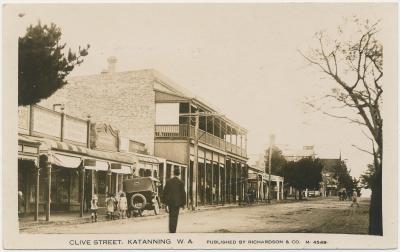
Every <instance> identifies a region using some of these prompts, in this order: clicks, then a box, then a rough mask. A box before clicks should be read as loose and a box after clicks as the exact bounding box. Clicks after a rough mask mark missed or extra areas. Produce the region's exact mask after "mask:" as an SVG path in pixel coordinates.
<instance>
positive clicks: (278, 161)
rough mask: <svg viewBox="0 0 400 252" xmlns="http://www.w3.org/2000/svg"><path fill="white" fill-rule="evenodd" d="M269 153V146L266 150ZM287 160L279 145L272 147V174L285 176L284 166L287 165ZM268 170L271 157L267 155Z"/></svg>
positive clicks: (266, 164) (266, 165)
mask: <svg viewBox="0 0 400 252" xmlns="http://www.w3.org/2000/svg"><path fill="white" fill-rule="evenodd" d="M266 153H267V154H269V148H268V149H267V151H266ZM286 163H287V161H286V159H285V158H284V157H283V155H282V151H281V150H280V149H279V148H278V147H276V146H275V147H273V148H272V156H271V174H274V175H278V176H284V172H283V167H285V165H286ZM265 167H266V171H268V167H269V158H268V156H267V157H266V162H265Z"/></svg>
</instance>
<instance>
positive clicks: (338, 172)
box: [335, 160, 354, 192]
mask: <svg viewBox="0 0 400 252" xmlns="http://www.w3.org/2000/svg"><path fill="white" fill-rule="evenodd" d="M335 177H336V178H338V182H339V185H338V187H339V188H346V191H347V192H349V191H353V189H354V187H353V178H352V176H351V175H350V170H349V169H348V168H347V165H346V163H345V162H344V161H343V160H340V161H338V162H337V165H336V167H335Z"/></svg>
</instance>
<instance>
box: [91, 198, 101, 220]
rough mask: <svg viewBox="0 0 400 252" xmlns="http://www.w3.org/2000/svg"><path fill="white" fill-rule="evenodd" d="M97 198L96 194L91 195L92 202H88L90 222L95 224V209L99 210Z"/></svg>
mask: <svg viewBox="0 0 400 252" xmlns="http://www.w3.org/2000/svg"><path fill="white" fill-rule="evenodd" d="M97 202H98V198H97V195H96V194H93V196H92V200H91V201H90V210H91V212H92V213H91V215H92V222H97V209H99V206H98V205H97Z"/></svg>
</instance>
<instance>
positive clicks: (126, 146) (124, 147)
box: [119, 137, 129, 151]
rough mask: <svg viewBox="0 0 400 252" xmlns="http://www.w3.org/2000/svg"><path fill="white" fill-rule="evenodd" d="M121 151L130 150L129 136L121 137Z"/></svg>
mask: <svg viewBox="0 0 400 252" xmlns="http://www.w3.org/2000/svg"><path fill="white" fill-rule="evenodd" d="M119 151H129V138H127V137H120V138H119Z"/></svg>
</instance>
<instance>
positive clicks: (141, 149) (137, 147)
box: [129, 140, 148, 154]
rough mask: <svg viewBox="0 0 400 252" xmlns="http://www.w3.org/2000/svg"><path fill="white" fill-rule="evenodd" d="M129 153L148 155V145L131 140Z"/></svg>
mask: <svg viewBox="0 0 400 252" xmlns="http://www.w3.org/2000/svg"><path fill="white" fill-rule="evenodd" d="M129 151H130V152H134V153H140V154H148V153H147V150H146V145H145V144H144V143H141V142H136V141H132V140H129Z"/></svg>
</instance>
